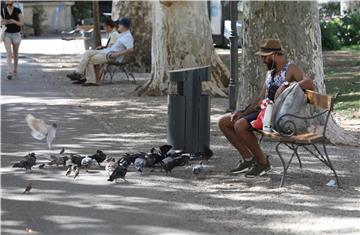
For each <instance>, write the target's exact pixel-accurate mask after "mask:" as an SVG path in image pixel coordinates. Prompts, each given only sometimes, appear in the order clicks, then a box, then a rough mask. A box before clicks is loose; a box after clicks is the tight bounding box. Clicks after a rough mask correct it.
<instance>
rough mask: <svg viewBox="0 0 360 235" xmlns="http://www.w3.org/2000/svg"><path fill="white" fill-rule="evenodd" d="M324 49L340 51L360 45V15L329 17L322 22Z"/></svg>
mask: <svg viewBox="0 0 360 235" xmlns="http://www.w3.org/2000/svg"><path fill="white" fill-rule="evenodd" d="M320 27H321V39H322V45H323V49H325V50H338V49H340V48H341V47H343V46H347V47H348V46H350V47H352V46H356V45H359V44H360V13H357V12H354V13H349V14H347V15H345V16H343V17H327V18H324V19H322V20H321V21H320Z"/></svg>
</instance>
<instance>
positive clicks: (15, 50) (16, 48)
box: [12, 42, 20, 74]
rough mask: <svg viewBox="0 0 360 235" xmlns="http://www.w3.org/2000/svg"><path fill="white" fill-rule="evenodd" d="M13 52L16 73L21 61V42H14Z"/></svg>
mask: <svg viewBox="0 0 360 235" xmlns="http://www.w3.org/2000/svg"><path fill="white" fill-rule="evenodd" d="M12 46H13V53H14V70H13V71H14V74H16V72H17V66H18V62H19V47H20V43H15V42H14V43H13V44H12Z"/></svg>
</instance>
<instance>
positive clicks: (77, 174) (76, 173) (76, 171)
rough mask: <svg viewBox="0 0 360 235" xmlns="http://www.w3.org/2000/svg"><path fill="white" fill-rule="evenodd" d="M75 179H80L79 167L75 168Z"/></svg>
mask: <svg viewBox="0 0 360 235" xmlns="http://www.w3.org/2000/svg"><path fill="white" fill-rule="evenodd" d="M74 173H75V174H74V179H76V177H78V176H79V174H80V168H79V167H77V166H74Z"/></svg>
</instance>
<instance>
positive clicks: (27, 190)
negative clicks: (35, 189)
mask: <svg viewBox="0 0 360 235" xmlns="http://www.w3.org/2000/svg"><path fill="white" fill-rule="evenodd" d="M31 188H32V187H31V184H30V183H29V184H28V185H27V186H26V188H25V191H24V192H23V193H30V190H31Z"/></svg>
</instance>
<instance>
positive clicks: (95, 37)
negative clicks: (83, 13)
mask: <svg viewBox="0 0 360 235" xmlns="http://www.w3.org/2000/svg"><path fill="white" fill-rule="evenodd" d="M92 4H93V17H94V32H93V43H94V48H96V47H98V46H101V33H100V11H99V1H97V0H94V1H93V2H92Z"/></svg>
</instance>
